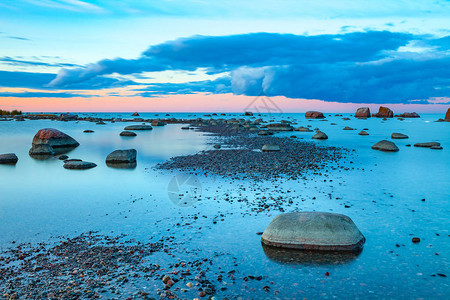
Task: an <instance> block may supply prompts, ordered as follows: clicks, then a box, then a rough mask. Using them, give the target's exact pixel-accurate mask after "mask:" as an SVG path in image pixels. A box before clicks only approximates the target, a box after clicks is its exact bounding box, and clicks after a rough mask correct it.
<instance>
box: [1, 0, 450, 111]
mask: <svg viewBox="0 0 450 300" xmlns="http://www.w3.org/2000/svg"><path fill="white" fill-rule="evenodd" d="M449 29H450V3H449V1H443V0H436V1H433V0H431V1H430V0H423V1H412V0H410V1H403V0H397V1H386V0H378V1H362V0H359V1H349V0H344V1H299V0H296V1H294V0H284V1H283V0H281V1H267V0H263V1H235V0H228V1H222V0H219V1H200V0H199V1H178V0H172V1H164V0H163V1H142V0H141V1H138V0H133V1H131V0H108V1H106V0H105V1H100V0H99V1H81V0H3V1H2V2H0V45H1V48H0V102H1V101H2V100H1V99H5V98H6V97H7V98H8V99H10V98H11V97H12V96H11V93H13V94H14V95H15V96H17V98H20V97H33V95H37V96H39V95H46V93H47V92H52V93H54V92H58V94H56V93H55V94H54V95H59V96H61V97H62V98H67V97H72V96H74V95H77V94H78V93H77V92H76V91H78V90H91V91H100V90H103V89H113V88H126V87H129V89H130V91H131V90H132V91H134V93H135V95H137V96H141V97H155V96H158V95H164V94H166V93H169V94H191V93H212V94H221V93H230V94H235V95H247V96H254V95H257V94H259V93H261V92H265V93H266V94H268V95H270V96H284V97H288V98H306V99H319V100H324V101H336V102H343V103H435V102H436V100H435V99H440V100H439V102H444V103H445V102H448V101H447V100H445V99H447V98H449V97H450V73H449V71H448V70H450V58H449V53H450V48H449V47H450V37H449V35H450V33H449V31H450V30H449ZM8 88H9V89H11V88H21V89H22V90H21V92H17V91H15V90H14V91H11V90H7V89H8ZM1 89H3V90H1ZM23 89H34V90H33V91H30V90H23ZM64 93H66V94H65V95H64ZM5 95H6V96H5ZM442 99H444V100H442Z"/></svg>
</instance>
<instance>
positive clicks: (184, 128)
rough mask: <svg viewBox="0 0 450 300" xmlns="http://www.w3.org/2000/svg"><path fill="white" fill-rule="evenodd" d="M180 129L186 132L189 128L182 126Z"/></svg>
mask: <svg viewBox="0 0 450 300" xmlns="http://www.w3.org/2000/svg"><path fill="white" fill-rule="evenodd" d="M181 129H183V130H188V129H191V128H190V127H189V126H183V127H181Z"/></svg>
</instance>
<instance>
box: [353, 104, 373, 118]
mask: <svg viewBox="0 0 450 300" xmlns="http://www.w3.org/2000/svg"><path fill="white" fill-rule="evenodd" d="M355 118H370V109H369V108H368V107H360V108H358V109H357V110H356V113H355Z"/></svg>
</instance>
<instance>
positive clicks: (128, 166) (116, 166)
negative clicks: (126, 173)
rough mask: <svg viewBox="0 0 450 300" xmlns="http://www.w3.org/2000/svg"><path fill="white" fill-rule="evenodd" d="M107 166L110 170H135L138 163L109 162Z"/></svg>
mask: <svg viewBox="0 0 450 300" xmlns="http://www.w3.org/2000/svg"><path fill="white" fill-rule="evenodd" d="M106 165H107V166H108V167H110V168H114V169H134V168H136V166H137V163H136V162H131V163H127V162H124V163H111V162H107V163H106Z"/></svg>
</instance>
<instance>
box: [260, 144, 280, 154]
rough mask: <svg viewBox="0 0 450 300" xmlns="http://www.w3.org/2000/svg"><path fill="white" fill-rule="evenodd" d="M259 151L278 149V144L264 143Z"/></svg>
mask: <svg viewBox="0 0 450 300" xmlns="http://www.w3.org/2000/svg"><path fill="white" fill-rule="evenodd" d="M261 151H263V152H272V151H280V146H278V145H268V144H265V145H263V146H262V148H261Z"/></svg>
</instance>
